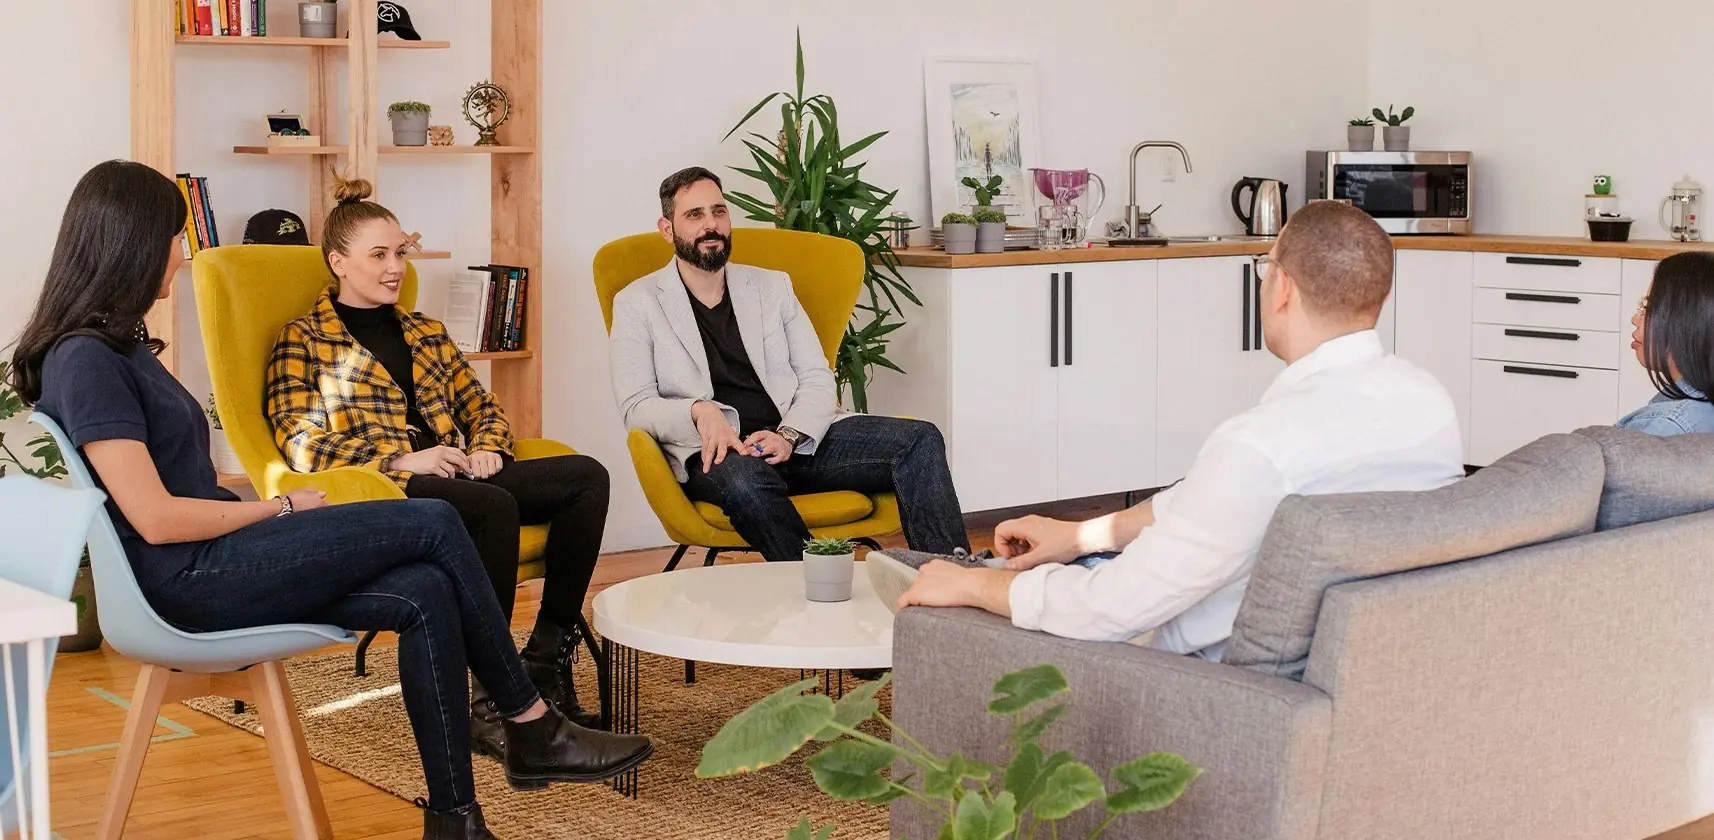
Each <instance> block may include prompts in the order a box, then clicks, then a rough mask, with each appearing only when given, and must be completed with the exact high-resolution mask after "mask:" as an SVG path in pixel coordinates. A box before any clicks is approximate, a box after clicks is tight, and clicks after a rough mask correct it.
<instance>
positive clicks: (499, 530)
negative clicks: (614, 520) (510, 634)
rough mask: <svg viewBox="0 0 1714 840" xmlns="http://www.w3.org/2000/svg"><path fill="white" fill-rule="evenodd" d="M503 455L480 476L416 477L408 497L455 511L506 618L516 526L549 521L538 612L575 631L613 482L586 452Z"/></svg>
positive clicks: (514, 571)
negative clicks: (522, 457)
mask: <svg viewBox="0 0 1714 840" xmlns="http://www.w3.org/2000/svg"><path fill="white" fill-rule="evenodd" d="M505 461H506V465H505V467H503V468H502V469H501V470H500V471H499V472H497V473H495V474H494V475H492V476H490V477H489V478H487V479H485V480H483V481H473V480H471V479H468V478H441V477H440V476H438V475H422V474H417V475H413V476H411V479H410V481H409V482H408V483H407V484H406V486H405V495H407V496H410V497H411V498H413V499H443V500H445V501H448V502H451V503H452V506H453V507H454V508H457V509H458V515H459V516H460V517H461V518H463V520H464V527H465V528H466V529H468V530H469V531H470V538H471V539H472V540H474V541H475V542H476V553H477V554H478V555H480V556H481V558H482V565H483V567H484V568H486V569H487V570H488V580H489V581H490V582H491V583H492V584H493V586H494V595H495V597H497V598H498V599H499V600H500V610H501V612H503V613H505V615H506V617H507V618H508V619H510V618H511V617H512V604H513V602H514V601H515V600H516V591H515V590H516V587H517V585H518V528H519V526H521V525H540V524H542V523H547V524H548V544H547V550H546V552H545V553H544V555H543V559H544V560H545V561H546V563H547V575H546V578H545V579H544V580H543V582H542V608H541V615H543V616H545V617H546V618H547V619H548V620H549V621H552V622H553V623H554V624H556V625H559V626H560V627H561V628H563V629H566V630H570V629H571V628H573V627H575V626H577V616H578V614H579V613H581V612H582V611H583V598H584V596H585V595H587V594H588V592H589V579H590V577H592V576H593V575H594V574H595V561H596V560H598V559H600V556H601V535H602V533H603V532H604V531H605V530H606V527H607V496H608V489H609V485H610V482H609V480H608V477H607V469H606V468H605V467H603V466H601V462H600V461H597V460H595V459H594V458H590V457H588V456H586V455H560V456H556V457H553V458H536V459H533V460H529V461H514V460H512V459H511V458H506V459H505Z"/></svg>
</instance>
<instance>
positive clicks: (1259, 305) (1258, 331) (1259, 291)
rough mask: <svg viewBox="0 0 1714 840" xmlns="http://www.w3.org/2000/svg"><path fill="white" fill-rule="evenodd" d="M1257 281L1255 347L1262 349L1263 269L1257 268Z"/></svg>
mask: <svg viewBox="0 0 1714 840" xmlns="http://www.w3.org/2000/svg"><path fill="white" fill-rule="evenodd" d="M1255 281H1256V320H1255V326H1256V342H1255V344H1254V345H1253V348H1254V349H1256V350H1260V349H1262V271H1261V269H1259V268H1258V269H1256V272H1255Z"/></svg>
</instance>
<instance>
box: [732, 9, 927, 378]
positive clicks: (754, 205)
mask: <svg viewBox="0 0 1714 840" xmlns="http://www.w3.org/2000/svg"><path fill="white" fill-rule="evenodd" d="M775 100H784V101H783V102H782V103H781V105H780V129H779V131H778V133H776V134H775V136H773V137H768V136H764V135H761V134H756V133H751V135H750V136H751V137H752V138H754V139H752V140H745V141H744V145H745V146H746V147H747V148H749V150H750V157H751V159H752V160H754V161H755V164H756V165H755V168H753V169H751V168H745V167H733V168H734V169H736V170H737V171H738V172H740V173H743V174H745V175H748V176H750V177H751V178H754V179H756V180H758V181H760V182H762V184H763V186H765V187H767V189H768V192H769V193H770V195H771V198H765V199H764V198H757V197H755V196H752V195H748V194H745V193H741V192H732V193H730V194H728V195H727V198H728V200H730V201H731V202H732V203H733V204H735V205H737V206H738V207H739V208H740V209H742V210H743V211H744V212H745V213H747V214H748V218H749V219H751V220H753V221H758V222H767V223H769V224H772V225H774V226H775V227H778V228H785V229H787V230H803V231H810V232H813V233H821V234H827V235H829V236H837V237H840V238H841V239H849V240H850V241H852V242H855V243H857V246H858V247H860V248H862V249H863V256H864V258H865V259H866V261H867V265H868V270H867V272H866V273H865V274H864V277H863V286H864V289H865V290H866V291H867V300H866V301H865V300H859V301H858V302H857V312H855V313H853V314H852V319H851V323H850V324H848V325H847V326H846V328H845V337H844V338H843V339H842V340H841V341H840V344H839V355H838V358H837V360H836V362H835V364H834V368H833V372H834V377H835V378H836V379H837V380H838V384H839V393H840V396H841V398H843V397H844V396H845V394H846V392H847V390H848V389H849V392H850V397H851V407H852V408H853V409H855V410H857V411H859V412H867V411H868V410H869V391H868V386H869V382H870V379H871V377H872V375H873V372H874V369H875V368H876V367H877V366H879V367H884V368H887V369H889V370H895V371H898V372H899V373H904V369H902V368H900V367H899V366H898V365H896V364H894V363H893V361H892V360H891V359H888V358H887V341H888V338H887V336H888V335H890V334H891V333H892V332H893V331H894V330H897V329H898V328H899V327H902V326H904V321H903V316H902V312H901V311H900V306H899V299H900V298H903V299H905V300H907V301H910V302H911V303H914V304H916V305H917V306H921V305H922V301H920V300H918V299H917V296H916V293H915V292H913V291H911V287H910V284H909V283H908V282H906V281H905V278H904V276H903V275H902V274H900V273H899V259H898V255H896V254H894V253H893V248H892V245H891V244H890V243H889V242H888V241H887V232H888V231H889V230H891V229H892V228H891V225H892V224H893V223H892V222H891V221H890V220H888V219H887V218H885V216H884V214H885V213H886V210H887V207H888V206H890V205H891V204H892V203H893V199H894V198H896V197H898V194H899V193H898V190H893V191H891V192H887V191H883V190H882V189H881V188H880V187H877V186H875V185H873V184H870V183H868V182H867V181H864V180H863V177H862V170H863V166H864V164H863V163H854V162H853V161H852V159H853V158H854V157H856V155H857V154H858V153H860V152H862V151H863V150H864V149H867V148H869V146H870V145H872V144H873V143H874V142H875V141H876V140H879V139H881V138H882V137H885V136H886V134H887V132H885V131H878V132H875V133H874V134H871V135H869V136H867V137H864V138H863V139H861V140H858V141H857V142H855V143H852V144H850V145H842V144H841V140H840V136H839V110H838V108H836V107H835V106H834V104H833V99H832V98H831V97H829V96H827V95H826V94H816V95H814V96H808V97H806V96H804V92H803V35H802V34H801V33H799V35H798V38H797V90H796V92H795V93H794V92H789V91H779V92H777V93H771V94H769V95H768V96H767V98H765V99H763V100H762V101H761V102H758V103H756V107H754V108H751V109H750V112H749V113H747V114H745V115H744V118H743V119H741V120H739V121H738V124H737V125H735V126H733V127H732V130H731V131H728V132H726V137H725V138H722V139H730V138H731V137H732V135H734V134H736V133H738V130H739V129H741V128H743V127H744V126H745V124H747V123H749V122H750V119H751V118H752V117H754V116H756V114H758V113H760V112H761V111H762V109H763V108H766V107H768V105H769V104H771V103H773V102H774V101H775Z"/></svg>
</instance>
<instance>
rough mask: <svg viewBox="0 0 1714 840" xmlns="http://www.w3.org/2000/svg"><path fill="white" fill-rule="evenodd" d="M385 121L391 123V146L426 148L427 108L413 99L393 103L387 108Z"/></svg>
mask: <svg viewBox="0 0 1714 840" xmlns="http://www.w3.org/2000/svg"><path fill="white" fill-rule="evenodd" d="M387 119H388V120H390V121H391V122H392V123H393V145H395V146H427V145H428V130H429V106H428V105H427V104H425V103H422V102H418V101H416V100H414V99H412V100H406V101H404V102H394V103H393V104H391V105H388V106H387Z"/></svg>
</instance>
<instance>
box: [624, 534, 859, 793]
mask: <svg viewBox="0 0 1714 840" xmlns="http://www.w3.org/2000/svg"><path fill="white" fill-rule="evenodd" d="M595 630H596V632H597V633H599V634H600V635H601V645H602V649H603V657H602V658H603V659H605V660H606V661H605V663H603V664H604V668H603V671H604V674H603V676H604V677H605V679H604V680H603V682H606V683H607V685H606V686H603V688H604V689H605V690H604V691H602V692H601V696H602V707H603V708H602V714H603V716H604V717H605V718H606V719H607V721H609V723H610V725H611V726H612V728H613V731H615V732H636V731H637V707H638V705H639V703H640V701H641V698H639V697H638V696H637V689H638V674H637V664H638V663H637V651H646V652H648V653H653V654H656V655H658V656H670V657H672V658H675V659H683V660H684V661H685V663H686V669H685V678H686V681H690V680H692V679H694V677H693V674H694V673H695V672H694V671H693V670H692V668H691V667H690V663H694V662H718V663H721V664H725V665H743V666H749V667H754V668H788V669H789V668H796V669H798V670H800V671H820V672H824V674H825V675H826V676H825V679H827V681H828V682H827V686H826V687H827V688H828V689H829V691H830V693H831V691H832V689H833V685H832V681H833V680H834V679H835V676H834V675H835V674H840V675H842V674H843V673H844V671H846V670H853V669H855V670H863V669H882V668H891V667H892V665H893V613H892V610H889V609H888V608H887V605H886V604H883V603H881V599H880V598H878V597H876V595H875V590H874V588H873V587H871V586H870V585H869V576H868V574H867V573H866V572H865V571H864V569H863V564H862V563H858V564H857V570H856V574H855V575H853V577H852V582H851V600H849V601H840V602H837V603H819V602H815V601H810V600H808V599H806V598H805V597H804V594H803V566H802V564H799V563H734V564H730V565H725V566H706V567H699V568H688V569H678V570H676V571H671V572H663V573H660V574H654V575H648V576H647V577H640V578H635V579H632V580H628V581H625V582H623V583H619V584H615V585H613V586H610V587H608V588H607V589H605V590H603V591H602V592H601V593H600V594H598V595H596V596H595ZM627 775H628V777H629V778H628V779H627V780H626V783H622V784H620V785H616V787H618V788H619V789H620V791H621V792H622V793H627V794H630V795H632V796H635V795H636V778H635V774H627Z"/></svg>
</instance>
